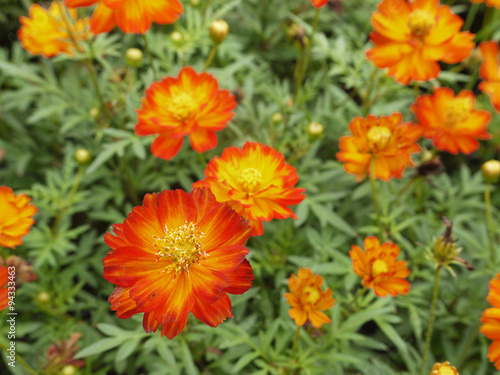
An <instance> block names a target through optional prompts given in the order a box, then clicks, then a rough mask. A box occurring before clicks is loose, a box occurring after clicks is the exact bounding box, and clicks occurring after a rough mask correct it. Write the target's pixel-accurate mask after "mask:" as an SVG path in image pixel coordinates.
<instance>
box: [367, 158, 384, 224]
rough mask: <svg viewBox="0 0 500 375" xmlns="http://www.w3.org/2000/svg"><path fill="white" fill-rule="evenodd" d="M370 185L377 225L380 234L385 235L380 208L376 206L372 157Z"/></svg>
mask: <svg viewBox="0 0 500 375" xmlns="http://www.w3.org/2000/svg"><path fill="white" fill-rule="evenodd" d="M370 183H371V185H372V196H373V206H374V207H375V213H376V215H377V225H378V227H379V228H380V231H381V233H382V234H385V230H384V228H383V227H382V219H381V215H380V207H379V205H378V198H377V184H376V181H375V158H374V157H373V158H372V161H371V165H370Z"/></svg>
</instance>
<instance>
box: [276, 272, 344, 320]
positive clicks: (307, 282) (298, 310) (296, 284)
mask: <svg viewBox="0 0 500 375" xmlns="http://www.w3.org/2000/svg"><path fill="white" fill-rule="evenodd" d="M298 276H299V277H297V276H295V275H293V274H292V276H291V277H290V278H289V279H288V287H289V288H290V293H285V298H286V300H287V301H288V304H289V305H290V307H291V309H290V310H289V311H288V314H290V317H291V318H292V319H293V320H295V324H297V325H298V326H303V325H304V324H305V322H306V321H307V320H308V319H309V321H310V322H311V323H312V325H313V326H314V327H316V328H319V327H321V326H322V325H323V324H325V323H331V322H332V321H331V320H330V318H329V317H328V316H326V315H325V314H324V313H322V312H321V311H320V310H328V309H329V308H331V307H332V306H333V304H334V303H335V299H334V298H332V294H333V291H332V290H331V289H330V288H327V289H326V291H325V292H323V290H322V289H321V285H323V278H322V277H321V276H320V275H313V273H312V271H311V270H310V269H309V268H301V269H300V270H299V272H298Z"/></svg>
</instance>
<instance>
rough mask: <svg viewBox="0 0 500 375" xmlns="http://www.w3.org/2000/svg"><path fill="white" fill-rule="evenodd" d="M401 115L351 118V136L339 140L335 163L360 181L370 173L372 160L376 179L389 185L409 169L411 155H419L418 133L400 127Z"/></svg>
mask: <svg viewBox="0 0 500 375" xmlns="http://www.w3.org/2000/svg"><path fill="white" fill-rule="evenodd" d="M402 119H403V116H402V115H401V113H393V114H392V115H391V116H381V117H380V118H377V117H376V116H372V115H370V116H368V118H366V119H364V118H362V117H356V118H354V119H353V120H352V121H351V123H350V124H349V129H350V130H351V133H352V134H353V135H352V136H343V137H341V138H340V142H339V148H340V152H338V153H337V160H338V161H340V162H344V170H345V171H346V172H347V173H350V174H354V175H355V176H356V181H358V182H360V181H362V180H363V179H364V178H365V177H366V175H367V174H369V173H370V167H371V163H372V160H375V178H379V179H381V180H384V181H388V180H390V179H391V178H393V177H394V178H401V177H403V171H404V170H405V168H406V167H412V166H413V165H414V164H413V161H412V159H411V155H410V154H412V153H415V152H420V146H419V145H418V144H417V143H416V141H417V140H418V139H419V138H420V134H421V131H420V129H419V128H418V127H416V126H414V125H413V124H411V123H408V122H406V123H401V121H402Z"/></svg>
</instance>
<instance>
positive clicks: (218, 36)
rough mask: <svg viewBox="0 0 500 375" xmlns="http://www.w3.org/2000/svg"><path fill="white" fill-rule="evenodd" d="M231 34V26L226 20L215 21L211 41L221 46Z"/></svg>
mask: <svg viewBox="0 0 500 375" xmlns="http://www.w3.org/2000/svg"><path fill="white" fill-rule="evenodd" d="M228 33H229V25H228V24H227V22H226V21H224V20H215V21H212V23H211V24H210V39H212V41H213V42H214V43H215V44H220V43H222V42H223V41H224V39H226V36H227V34H228Z"/></svg>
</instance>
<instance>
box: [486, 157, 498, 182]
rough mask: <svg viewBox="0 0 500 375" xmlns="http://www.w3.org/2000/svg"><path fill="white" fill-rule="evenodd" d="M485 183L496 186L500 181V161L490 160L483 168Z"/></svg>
mask: <svg viewBox="0 0 500 375" xmlns="http://www.w3.org/2000/svg"><path fill="white" fill-rule="evenodd" d="M481 173H482V174H483V178H484V181H486V182H488V183H490V184H495V183H497V182H498V180H500V161H498V160H488V161H487V162H486V163H484V164H483V165H482V166H481Z"/></svg>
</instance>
